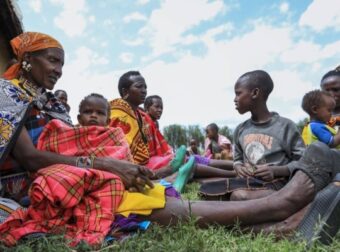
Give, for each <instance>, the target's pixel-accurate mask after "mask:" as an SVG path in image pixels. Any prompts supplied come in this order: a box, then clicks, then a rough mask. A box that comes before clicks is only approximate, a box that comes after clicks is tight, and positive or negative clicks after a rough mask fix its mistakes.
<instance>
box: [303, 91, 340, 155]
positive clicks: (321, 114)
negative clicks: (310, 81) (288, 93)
mask: <svg viewBox="0 0 340 252" xmlns="http://www.w3.org/2000/svg"><path fill="white" fill-rule="evenodd" d="M335 106H336V103H335V99H334V98H333V97H332V96H331V94H330V93H328V92H325V91H321V90H313V91H310V92H308V93H307V94H305V95H304V97H303V99H302V108H303V110H304V111H306V113H307V114H308V115H309V119H310V122H309V123H308V124H307V125H306V126H305V127H304V129H303V131H302V137H303V140H304V142H305V144H306V145H309V144H311V143H312V142H315V141H317V140H319V141H321V142H323V143H325V144H327V145H328V146H329V147H331V148H333V147H336V146H338V145H339V144H340V134H336V130H335V129H334V128H332V127H330V126H328V125H327V123H328V122H329V120H330V119H331V117H332V112H333V111H334V109H335ZM339 147H340V146H339Z"/></svg>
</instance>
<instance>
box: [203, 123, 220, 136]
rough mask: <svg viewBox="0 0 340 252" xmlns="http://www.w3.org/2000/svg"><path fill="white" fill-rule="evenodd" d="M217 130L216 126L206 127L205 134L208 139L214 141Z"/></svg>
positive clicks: (214, 124)
mask: <svg viewBox="0 0 340 252" xmlns="http://www.w3.org/2000/svg"><path fill="white" fill-rule="evenodd" d="M218 130H219V128H218V126H217V124H216V123H211V124H209V125H208V126H207V127H206V129H205V133H206V135H207V137H208V138H209V139H215V138H216V137H217V136H218Z"/></svg>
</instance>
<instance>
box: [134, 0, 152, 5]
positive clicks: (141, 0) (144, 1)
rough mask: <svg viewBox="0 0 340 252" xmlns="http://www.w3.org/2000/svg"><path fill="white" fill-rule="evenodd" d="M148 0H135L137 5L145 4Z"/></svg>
mask: <svg viewBox="0 0 340 252" xmlns="http://www.w3.org/2000/svg"><path fill="white" fill-rule="evenodd" d="M149 2H150V0H137V4H138V5H145V4H147V3H149Z"/></svg>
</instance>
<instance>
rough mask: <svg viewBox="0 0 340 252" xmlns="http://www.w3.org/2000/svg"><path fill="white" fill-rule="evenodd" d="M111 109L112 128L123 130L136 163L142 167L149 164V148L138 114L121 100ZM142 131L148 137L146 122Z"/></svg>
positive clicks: (114, 102) (116, 101)
mask: <svg viewBox="0 0 340 252" xmlns="http://www.w3.org/2000/svg"><path fill="white" fill-rule="evenodd" d="M110 109H111V115H110V119H111V122H110V126H111V127H119V128H121V129H122V130H123V132H124V134H125V137H126V139H127V142H128V144H129V146H130V150H131V154H132V157H133V159H134V161H135V162H136V163H137V164H141V165H145V164H147V163H148V162H149V159H150V154H149V146H148V144H147V143H145V142H144V141H143V138H142V134H141V132H140V129H139V125H138V121H137V117H136V114H135V112H134V111H133V110H132V108H131V106H130V105H129V104H128V103H127V102H126V101H124V100H123V99H121V98H119V99H115V100H113V101H111V102H110ZM141 130H142V131H143V133H144V135H146V133H147V129H146V127H145V123H144V122H142V129H141Z"/></svg>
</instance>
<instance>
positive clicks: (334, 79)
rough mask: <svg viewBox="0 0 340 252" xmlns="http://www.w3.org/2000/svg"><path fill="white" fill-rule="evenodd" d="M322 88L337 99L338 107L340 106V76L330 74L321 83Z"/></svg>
mask: <svg viewBox="0 0 340 252" xmlns="http://www.w3.org/2000/svg"><path fill="white" fill-rule="evenodd" d="M321 89H322V90H324V91H326V92H329V93H330V94H331V95H332V96H333V97H334V99H335V102H336V108H338V107H340V77H339V76H330V77H328V78H326V79H324V80H323V81H322V83H321Z"/></svg>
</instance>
